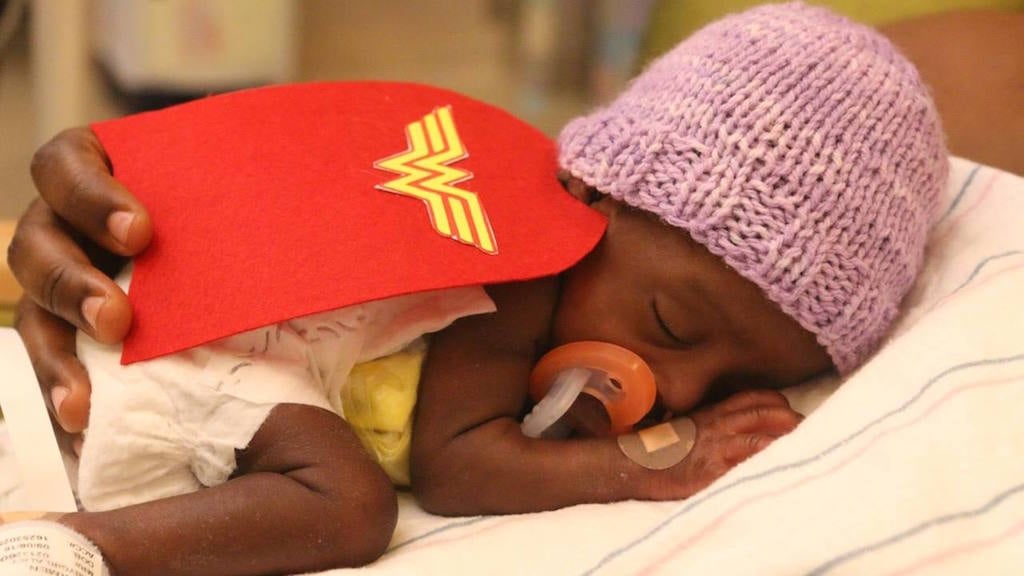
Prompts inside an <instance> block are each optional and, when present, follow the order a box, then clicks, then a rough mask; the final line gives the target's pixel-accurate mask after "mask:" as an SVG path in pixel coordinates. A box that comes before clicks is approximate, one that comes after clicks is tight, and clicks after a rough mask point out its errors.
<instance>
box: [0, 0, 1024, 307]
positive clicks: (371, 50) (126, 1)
mask: <svg viewBox="0 0 1024 576" xmlns="http://www.w3.org/2000/svg"><path fill="white" fill-rule="evenodd" d="M811 1H812V3H817V4H824V5H827V6H830V7H831V8H833V9H835V10H837V11H839V12H842V13H845V14H846V15H848V16H850V17H852V18H854V19H857V20H860V21H862V22H865V23H868V24H872V25H876V26H880V27H882V29H883V31H885V32H886V33H887V34H889V36H890V38H893V40H894V41H896V43H897V44H898V45H900V46H901V47H902V48H903V49H904V50H905V51H906V53H907V54H908V56H910V57H911V59H912V60H913V61H914V62H915V63H916V64H917V65H918V66H919V68H920V69H921V70H922V74H923V75H924V76H925V79H926V80H928V81H929V82H931V83H932V84H933V88H934V89H935V93H936V101H937V103H938V106H939V111H940V113H941V114H942V115H943V120H944V122H945V124H946V129H947V133H948V134H949V136H950V149H951V150H952V151H953V152H954V153H957V154H961V155H966V156H969V157H972V158H974V159H977V160H979V161H983V162H986V163H988V164H991V165H993V166H997V167H1002V168H1004V169H1009V170H1011V171H1013V170H1015V169H1016V171H1020V170H1021V166H1022V165H1024V152H1022V150H1024V121H1022V119H1024V80H1012V81H1011V82H1010V83H1009V85H1010V86H1011V87H1010V88H1009V89H1007V85H1008V83H1007V81H1006V79H1007V78H1016V79H1021V78H1024V57H1022V56H1021V55H1022V54H1024V40H1022V38H1024V12H1022V11H1024V0H899V1H893V0H811ZM760 3H763V0H415V1H413V0H0V247H3V246H5V245H6V243H7V242H8V241H9V239H10V233H11V231H12V230H13V226H14V220H15V219H16V218H17V217H18V215H20V214H21V213H22V212H23V211H24V209H25V207H26V206H27V204H28V203H29V202H30V201H31V200H32V198H34V197H35V191H34V189H33V187H32V182H31V178H30V176H29V168H28V166H29V162H30V160H31V157H32V153H33V151H34V150H35V149H36V148H37V147H38V146H39V145H41V144H42V143H44V142H45V141H46V140H48V139H49V138H51V137H52V136H53V135H54V134H56V133H57V132H59V131H60V130H61V129H63V128H66V127H70V126H76V125H82V124H85V123H88V122H91V121H96V120H101V119H105V118H110V117H114V116H118V115H121V114H124V113H127V112H131V111H137V110H142V109H146V108H154V107H161V106H165V105H167V104H170V103H174V102H179V101H183V100H186V99H189V98H194V97H199V96H203V95H207V94H211V93H216V92H221V91H226V90H231V89H236V88H242V87H247V86H254V85H259V84H265V83H272V82H288V81H306V80H344V79H390V80H408V81H418V82H425V83H430V84H435V85H438V86H443V87H447V88H450V89H454V90H457V91H460V92H463V93H466V94H468V95H471V96H474V97H476V98H479V99H481V100H484V101H487V102H490V103H492V104H495V105H497V106H500V107H503V108H506V109H508V110H510V111H511V112H513V113H514V114H516V115H518V116H519V117H521V118H523V119H525V120H526V121H528V122H530V123H532V124H534V125H535V126H537V127H538V128H540V129H541V130H543V131H544V132H546V133H548V134H550V135H552V136H554V135H557V132H558V129H559V127H560V126H561V125H562V124H564V123H565V121H566V120H568V119H569V118H571V117H573V116H575V115H577V114H580V113H583V112H586V111H587V110H589V109H590V108H592V107H594V106H595V105H597V104H599V103H602V102H605V101H607V100H608V99H610V98H611V97H612V96H613V95H614V94H615V93H617V92H618V91H619V90H620V89H621V88H622V87H623V85H624V84H625V83H626V82H627V81H628V79H629V78H630V77H631V76H632V75H633V74H634V73H635V72H637V71H638V70H639V69H640V68H641V67H642V66H643V64H644V63H645V62H646V61H648V60H649V59H650V58H652V57H653V56H655V55H657V54H659V53H660V52H662V51H664V50H666V49H668V48H669V47H671V46H672V45H673V44H675V43H676V42H678V41H679V40H680V39H681V38H683V37H685V36H686V35H688V34H689V33H690V32H692V31H694V30H696V29H697V28H698V27H700V26H702V25H704V24H706V23H707V22H709V21H711V20H714V19H717V18H719V17H721V16H722V15H724V14H726V13H728V12H732V11H737V10H741V9H743V8H746V7H749V6H752V5H755V4H760ZM978 9H989V10H991V9H997V10H999V11H1000V12H998V13H991V12H990V13H987V14H984V13H982V14H979V13H974V14H975V15H972V13H970V12H959V11H964V10H967V11H971V10H978ZM928 18H932V20H931V22H930V23H929V24H928V25H926V26H921V25H918V23H920V22H923V21H925V20H927V19H928ZM915 19H916V20H915ZM993 31H994V32H993ZM979 55H980V56H979ZM1006 110H1017V111H1018V112H1017V113H1012V114H1010V115H1009V116H1007V114H1006V112H1005V111H1006ZM993 126H999V127H1000V128H1001V129H1003V130H1004V132H1007V133H1008V134H1009V136H1006V135H1004V137H1002V138H999V139H994V138H991V134H990V128H991V127H993ZM1015 134H1016V135H1015ZM17 294H18V289H17V286H16V285H15V283H14V281H13V279H12V278H11V277H10V274H9V271H6V270H5V269H4V266H2V265H0V324H2V323H3V321H4V317H5V316H6V317H7V318H8V319H9V317H10V313H9V311H10V305H11V303H12V302H14V300H15V299H16V297H17Z"/></svg>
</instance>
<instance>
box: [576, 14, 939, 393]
mask: <svg viewBox="0 0 1024 576" xmlns="http://www.w3.org/2000/svg"><path fill="white" fill-rule="evenodd" d="M559 141H560V142H559V143H560V147H561V148H560V157H559V160H560V162H561V164H562V166H563V167H564V168H566V169H567V170H568V171H569V172H570V173H572V174H573V175H574V176H577V177H579V178H581V179H582V180H583V181H584V182H586V183H587V184H588V185H591V186H594V187H595V188H596V189H597V190H599V191H601V192H603V193H605V194H609V195H611V196H612V197H614V198H616V199H618V200H621V201H623V202H625V203H627V204H630V205H632V206H634V207H637V208H639V209H642V210H646V211H649V212H652V213H654V214H656V215H658V216H659V217H660V218H661V219H662V220H664V221H665V222H667V223H668V224H671V225H673V226H678V227H680V228H682V229H684V230H686V231H687V232H688V233H689V234H690V236H692V237H693V239H694V240H696V241H697V242H700V243H701V244H704V245H705V246H706V247H707V248H708V249H709V250H710V251H711V252H712V253H714V254H716V255H718V256H719V257H721V258H723V259H724V260H725V262H726V263H727V264H728V265H729V266H731V267H732V268H733V269H735V270H736V271H737V272H739V273H740V274H741V275H743V276H744V277H746V278H747V279H749V280H751V281H753V282H754V283H756V284H757V285H758V286H760V287H761V288H762V289H763V290H764V291H765V293H766V294H767V295H768V297H769V298H770V299H771V300H772V301H774V302H775V303H776V304H778V305H779V306H780V307H781V309H782V310H783V311H784V312H786V313H787V314H789V315H790V316H792V317H793V318H795V319H796V320H797V321H798V322H799V323H800V324H801V325H802V326H803V327H804V328H806V329H807V330H809V331H811V332H812V333H814V334H815V335H816V336H817V339H818V341H819V342H820V343H821V344H822V345H823V346H824V347H825V348H826V349H827V350H828V352H829V354H830V355H831V356H832V359H833V361H834V362H835V365H836V367H837V368H838V369H839V371H840V372H842V373H846V372H849V371H850V370H852V369H854V368H856V367H857V366H858V365H859V364H861V363H862V362H863V361H864V360H865V359H866V358H867V357H868V356H869V355H870V354H871V353H872V352H873V351H874V350H875V349H876V348H877V346H878V345H879V344H880V341H881V339H882V338H883V337H884V335H885V333H886V331H887V329H888V328H889V326H890V325H891V323H892V322H893V320H894V319H895V317H896V315H897V311H898V306H899V303H900V301H901V300H902V298H903V296H904V295H905V294H906V292H907V290H908V289H909V288H910V285H911V283H912V282H913V280H914V277H915V276H916V274H917V271H918V269H919V268H920V265H921V260H922V257H923V251H924V246H925V241H926V236H927V232H928V228H929V226H930V224H931V223H932V221H933V218H934V214H935V209H936V207H937V201H938V195H939V193H940V191H941V190H942V188H943V187H944V185H945V179H946V174H947V172H948V160H947V153H946V149H945V146H944V143H943V136H942V130H941V127H940V124H939V119H938V115H937V113H936V110H935V107H934V104H933V103H932V101H931V99H930V97H929V94H928V91H927V90H926V88H925V87H924V86H923V84H922V82H921V80H920V78H919V76H918V74H917V71H916V70H915V69H914V68H913V66H912V65H911V64H910V63H909V62H908V61H907V60H906V59H905V58H904V57H903V56H902V55H900V54H899V53H898V52H897V51H896V50H895V49H894V48H893V46H892V45H891V44H890V43H889V42H888V41H887V40H886V39H885V38H883V37H882V36H881V35H879V34H878V33H877V32H875V31H873V30H871V29H870V28H867V27H865V26H862V25H859V24H854V23H852V22H850V21H848V20H846V19H844V18H842V17H840V16H838V15H836V14H833V13H832V12H829V11H827V10H825V9H822V8H817V7H811V6H806V5H804V4H800V3H791V4H784V5H768V6H762V7H758V8H755V9H752V10H749V11H747V12H744V13H741V14H737V15H734V16H730V17H727V18H725V19H723V20H720V21H718V22H716V23H714V24H711V25H709V26H707V27H706V28H704V29H702V30H700V31H698V32H697V33H696V34H694V35H693V36H691V37H690V38H689V39H687V40H685V41H684V42H683V43H681V44H680V45H679V46H677V47H676V48H674V49H673V50H672V51H671V52H669V53H668V54H666V55H665V56H663V57H662V58H660V59H659V60H657V61H655V62H654V63H653V64H652V65H651V66H649V67H648V68H647V70H646V71H644V73H643V74H641V75H640V76H639V77H637V78H636V79H635V80H634V81H633V83H632V84H631V85H630V87H629V88H628V89H627V90H626V91H625V92H624V93H623V94H622V95H621V96H619V97H618V98H617V99H616V100H615V101H614V102H613V103H612V104H611V105H609V106H608V107H606V108H604V109H601V110H598V111H596V112H594V113H592V114H590V115H588V116H585V117H582V118H577V119H576V120H573V121H572V122H570V123H569V124H568V125H567V126H566V127H565V129H564V130H563V131H562V134H561V136H560V138H559Z"/></svg>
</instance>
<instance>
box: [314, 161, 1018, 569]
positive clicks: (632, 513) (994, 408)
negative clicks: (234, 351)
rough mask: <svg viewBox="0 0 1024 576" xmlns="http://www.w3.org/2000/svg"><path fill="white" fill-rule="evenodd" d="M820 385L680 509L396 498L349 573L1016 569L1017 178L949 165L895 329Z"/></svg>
mask: <svg viewBox="0 0 1024 576" xmlns="http://www.w3.org/2000/svg"><path fill="white" fill-rule="evenodd" d="M834 384H835V383H833V382H822V383H819V384H816V385H814V386H812V387H811V388H812V389H811V390H804V391H802V392H803V394H801V395H800V398H799V400H801V401H805V400H806V399H807V398H808V397H809V398H810V401H809V403H810V404H813V403H814V396H815V395H816V394H815V392H817V396H819V397H820V396H827V399H826V400H825V401H824V402H823V403H821V405H820V406H818V407H817V409H816V410H814V411H813V413H812V414H811V415H810V416H809V417H808V418H807V420H805V421H804V422H803V424H801V426H800V427H799V428H798V429H797V430H796V431H795V432H794V433H792V434H790V435H789V436H787V437H785V438H783V439H781V440H779V441H778V442H776V443H775V444H773V445H772V446H771V447H770V448H769V449H768V450H766V451H765V452H763V453H761V454H759V455H758V456H756V457H755V458H753V459H751V460H748V461H747V462H745V463H743V464H742V465H740V466H738V467H736V468H735V469H733V470H732V471H731V472H730V473H729V474H727V475H726V476H724V477H722V478H721V479H720V480H719V481H718V482H716V483H715V484H713V485H711V486H710V487H708V488H707V489H706V490H704V491H703V492H701V493H699V494H697V495H696V496H694V497H692V498H690V499H689V500H685V501H681V502H624V503H620V504H611V505H588V506H576V507H573V508H568V509H565V510H560V511H557V512H549V513H544V514H529V515H521V516H494V517H490V516H484V517H471V518H454V519H453V518H438V517H433V516H430V515H428V514H425V513H424V512H422V511H420V510H419V509H418V508H417V507H416V505H415V503H414V502H413V501H412V500H411V499H409V498H404V499H403V501H402V507H401V514H402V515H401V519H400V521H399V527H398V531H397V533H396V535H395V538H394V541H393V543H392V547H391V550H390V551H389V552H388V553H387V555H385V556H384V558H382V559H381V560H380V561H378V562H377V563H376V564H374V565H372V566H370V567H369V568H365V569H363V571H365V572H371V573H373V574H435V573H438V574H458V573H487V574H580V575H584V574H598V575H599V574H716V575H728V574H744V575H746V574H766V575H773V574H780V575H797V574H807V575H823V574H828V575H837V574H857V575H861V574H873V575H882V574H891V575H895V574H901V575H903V574H957V575H962V574H972V573H973V574H1019V573H1024V179H1021V178H1019V177H1017V176H1014V175H1011V174H1008V173H1005V172H1000V171H998V170H994V169H992V168H988V167H985V166H979V165H976V164H973V163H971V162H967V161H964V160H960V159H953V160H952V175H951V178H950V184H949V187H948V190H947V195H946V198H945V199H944V208H943V211H942V216H941V218H940V220H939V221H938V223H937V224H936V228H935V231H934V235H933V240H932V242H931V244H930V246H929V253H928V259H927V264H926V268H925V270H924V271H923V273H922V275H921V278H920V280H919V282H918V283H917V285H916V287H915V289H914V290H913V292H912V293H911V294H910V296H909V297H908V300H907V303H906V306H905V314H904V316H903V318H902V319H901V320H900V322H899V325H898V327H897V329H896V330H895V332H894V334H893V336H892V337H891V339H890V340H889V341H888V342H887V343H886V345H885V347H884V349H883V350H882V351H881V352H880V353H879V354H878V355H877V356H876V357H875V358H874V359H873V360H872V361H871V362H870V363H868V364H867V365H866V366H864V367H863V368H862V369H861V370H860V371H858V372H857V373H855V374H853V375H852V376H850V377H849V378H847V379H846V381H845V382H844V383H842V386H840V387H839V388H838V390H836V391H835V393H834V394H831V395H830V396H829V395H828V392H830V391H831V390H832V389H833V387H834ZM815 388H817V390H815ZM806 403H808V402H806V401H805V404H806ZM805 408H808V407H807V406H805ZM347 572H348V571H345V570H335V571H331V572H327V573H325V574H331V575H341V574H345V573H347Z"/></svg>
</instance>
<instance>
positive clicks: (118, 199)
mask: <svg viewBox="0 0 1024 576" xmlns="http://www.w3.org/2000/svg"><path fill="white" fill-rule="evenodd" d="M32 180H33V181H34V182H35V186H36V189H37V190H38V191H39V195H40V196H41V197H42V198H43V200H44V201H45V202H46V203H47V204H48V205H49V206H50V208H51V209H53V211H54V212H56V213H57V214H58V215H59V216H60V218H62V219H63V220H64V221H66V222H67V223H68V224H70V225H71V227H72V228H73V229H74V230H76V231H78V232H80V233H81V234H83V235H84V236H85V237H87V238H89V239H90V240H91V241H93V242H95V243H96V244H97V245H99V246H102V247H103V248H105V249H107V250H109V251H111V252H112V253H114V254H119V255H121V256H133V255H135V254H138V253H139V252H141V251H142V250H143V249H144V248H145V247H146V246H147V245H148V244H149V241H150V239H151V238H152V235H153V226H152V222H151V221H150V219H149V214H148V212H147V211H146V209H145V208H144V207H143V206H142V204H141V203H140V202H139V201H138V200H137V199H136V198H135V197H134V196H132V194H131V193H130V192H128V190H127V189H125V187H124V186H122V185H121V184H120V183H119V182H118V181H117V180H115V179H114V178H113V176H111V168H110V162H109V160H108V158H107V155H106V153H105V152H104V151H103V147H102V146H101V145H100V142H99V140H98V139H97V138H96V135H95V134H93V132H92V131H91V130H89V129H88V128H71V129H68V130H65V131H63V132H61V133H60V134H58V135H57V136H55V137H54V138H53V139H52V140H50V141H49V142H47V143H46V144H44V145H43V146H42V147H41V148H39V150H37V151H36V153H35V156H33V158H32Z"/></svg>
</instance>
